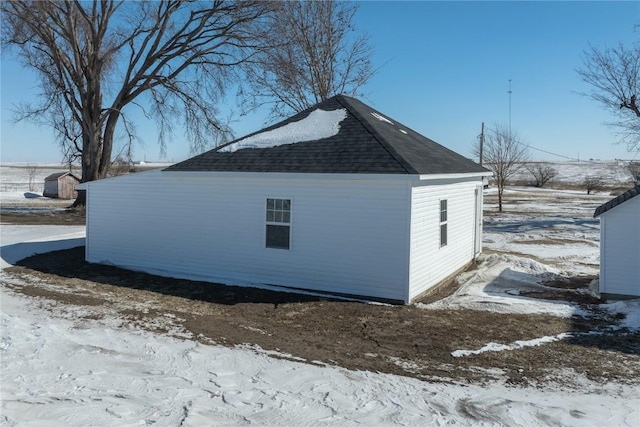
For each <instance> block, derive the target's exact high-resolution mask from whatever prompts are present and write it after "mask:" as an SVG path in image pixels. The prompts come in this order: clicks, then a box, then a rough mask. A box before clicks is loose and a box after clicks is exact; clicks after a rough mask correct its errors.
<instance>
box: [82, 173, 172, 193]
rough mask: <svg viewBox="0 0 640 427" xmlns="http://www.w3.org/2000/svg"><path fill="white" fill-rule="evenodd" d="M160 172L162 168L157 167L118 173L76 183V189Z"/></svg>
mask: <svg viewBox="0 0 640 427" xmlns="http://www.w3.org/2000/svg"><path fill="white" fill-rule="evenodd" d="M160 172H162V169H160V168H158V169H150V170H146V171H142V172H134V173H127V174H124V175H118V176H112V177H109V178H103V179H97V180H95V181H88V182H83V183H80V184H78V185H76V187H75V188H76V189H78V190H88V189H89V186H92V185H96V184H103V183H104V184H108V183H110V182H113V181H118V180H123V179H135V178H136V177H138V176H142V175H148V174H154V173H155V174H157V173H160Z"/></svg>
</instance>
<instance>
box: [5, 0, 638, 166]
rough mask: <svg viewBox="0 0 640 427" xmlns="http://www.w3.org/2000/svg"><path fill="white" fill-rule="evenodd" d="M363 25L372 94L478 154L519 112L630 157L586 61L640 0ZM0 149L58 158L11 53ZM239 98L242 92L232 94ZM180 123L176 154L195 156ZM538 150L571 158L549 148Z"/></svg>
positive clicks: (602, 153)
mask: <svg viewBox="0 0 640 427" xmlns="http://www.w3.org/2000/svg"><path fill="white" fill-rule="evenodd" d="M359 5H360V10H359V12H358V14H357V16H356V21H355V25H356V26H357V28H358V29H360V30H361V31H364V32H366V33H368V34H369V36H370V41H371V44H372V45H373V46H374V48H375V53H374V63H375V65H376V66H377V67H379V71H378V73H377V74H376V76H374V77H373V78H372V79H371V81H370V82H369V84H368V85H367V86H366V87H365V88H364V89H363V91H364V92H365V94H366V97H365V99H363V100H364V101H365V102H366V103H368V104H370V105H371V106H373V107H374V108H376V109H378V110H380V111H381V112H382V113H384V114H386V115H388V116H389V117H391V118H393V119H395V120H396V121H398V122H401V123H403V124H404V125H406V126H409V127H411V128H413V129H414V130H416V131H418V132H420V133H422V134H423V135H425V136H427V137H429V138H431V139H433V140H435V141H437V142H439V143H441V144H443V145H445V146H447V147H449V148H451V149H453V150H455V151H457V152H459V153H460V154H463V155H466V156H471V153H472V150H471V147H472V144H473V142H474V140H475V138H476V137H477V135H478V134H479V133H480V126H481V122H483V121H484V122H485V123H486V124H487V125H488V126H491V125H492V124H493V123H496V122H501V123H507V122H508V120H509V95H508V93H507V91H508V89H509V79H511V80H512V82H511V85H512V98H511V123H512V127H513V129H514V130H515V131H517V132H518V133H519V134H520V135H521V136H522V137H523V139H524V140H525V142H527V143H528V144H530V145H531V146H534V147H537V148H539V149H542V150H546V151H550V152H552V153H557V154H560V155H563V156H567V157H571V158H577V157H579V158H580V159H589V158H600V159H613V158H631V157H633V155H634V153H629V152H627V151H626V147H625V146H623V145H616V144H614V143H615V141H616V136H615V135H614V134H613V132H612V130H611V129H610V128H609V127H607V126H605V125H604V124H603V122H606V121H610V120H611V119H612V117H611V116H610V115H609V114H608V113H607V112H606V111H604V110H603V109H602V108H601V107H600V106H599V105H597V104H596V103H595V102H593V101H591V100H590V99H588V98H586V97H584V96H581V95H580V94H579V93H580V92H584V91H586V90H588V87H587V86H586V85H585V84H584V83H582V82H581V81H580V79H579V78H578V76H577V74H576V72H575V69H576V68H577V67H579V66H580V64H581V53H582V52H583V50H585V49H587V48H588V46H589V44H592V45H593V46H595V47H598V48H601V47H604V46H613V45H615V44H617V43H618V42H623V43H625V44H627V45H630V44H631V43H634V42H635V41H637V40H638V39H639V37H640V26H639V27H638V28H636V25H640V2H638V1H632V2H537V1H536V2H388V1H381V2H360V3H359ZM1 72H2V75H1V101H2V102H1V107H2V108H1V111H0V113H1V116H0V120H1V126H2V129H1V134H0V149H1V152H0V158H1V160H2V161H3V162H57V161H60V160H61V157H62V155H61V153H60V150H59V148H58V147H57V145H56V144H55V143H54V142H52V141H53V136H52V134H51V132H50V131H49V130H48V129H47V128H43V127H38V126H35V125H33V124H30V123H18V124H12V122H11V116H12V113H11V108H12V105H13V104H14V103H16V102H20V101H29V100H30V99H32V98H33V96H34V94H35V93H36V89H35V87H36V83H35V81H34V75H33V74H31V73H30V72H28V71H26V70H24V69H22V68H21V67H20V65H19V64H18V63H16V62H14V61H12V60H11V59H10V58H9V57H6V56H5V57H3V58H2V67H1ZM228 101H229V106H230V107H234V104H235V100H234V99H229V100H228ZM264 118H265V115H264V113H263V112H257V113H255V114H251V115H249V116H245V117H238V119H239V120H238V121H237V122H236V123H235V124H234V126H233V128H234V131H235V134H236V136H238V137H240V136H243V135H245V134H247V133H250V132H253V131H256V130H259V129H260V128H262V127H263V125H264ZM138 133H139V134H140V136H141V137H142V138H143V139H144V142H145V143H144V145H140V146H137V147H136V149H135V157H136V159H138V160H143V159H146V160H148V161H152V160H159V159H160V150H159V147H158V145H157V144H156V136H155V130H154V126H153V124H152V123H145V122H143V121H140V122H139V123H138ZM189 155H190V153H189V144H188V141H186V140H185V139H184V136H183V135H182V134H181V133H180V132H176V134H175V137H174V140H173V141H172V142H170V143H169V145H168V147H167V156H166V160H173V161H179V160H183V159H185V158H187V157H189ZM532 157H533V158H534V159H547V160H562V158H560V157H554V156H551V155H549V154H545V153H542V152H539V151H532Z"/></svg>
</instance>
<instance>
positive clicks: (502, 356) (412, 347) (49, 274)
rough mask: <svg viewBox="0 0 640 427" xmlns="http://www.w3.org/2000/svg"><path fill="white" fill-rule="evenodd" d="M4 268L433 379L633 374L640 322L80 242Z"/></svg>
mask: <svg viewBox="0 0 640 427" xmlns="http://www.w3.org/2000/svg"><path fill="white" fill-rule="evenodd" d="M5 271H6V272H7V273H9V274H10V275H12V276H15V277H17V278H19V279H20V280H18V281H16V280H7V281H5V283H3V285H4V286H6V287H9V288H11V289H12V290H14V291H16V292H19V293H22V294H24V295H28V296H31V297H36V298H40V299H42V300H43V302H44V301H56V302H59V303H62V305H55V306H54V307H58V308H57V309H62V310H63V309H64V307H65V306H67V305H73V306H82V307H84V308H85V309H86V312H87V315H86V316H87V317H91V318H101V317H103V316H118V317H120V318H125V319H126V320H127V321H128V322H129V323H132V324H135V325H138V326H140V327H143V328H147V329H152V330H155V331H157V332H161V333H169V334H174V335H175V331H176V330H182V332H183V333H184V332H187V333H190V334H192V336H193V337H195V339H199V340H202V341H203V342H206V343H211V342H215V343H218V344H222V345H227V346H235V345H240V344H252V345H258V346H260V347H261V348H263V349H265V350H273V351H276V352H279V353H280V354H281V355H282V356H281V357H289V356H287V354H288V355H291V356H292V357H295V358H302V359H304V360H305V361H307V362H308V363H316V364H318V363H320V364H329V365H338V366H342V367H345V368H349V369H358V370H370V371H379V372H387V373H393V374H400V375H407V376H412V377H417V378H422V379H426V380H431V381H456V382H458V381H462V382H467V381H468V382H474V383H482V382H486V381H491V380H500V381H505V382H507V383H513V384H521V385H525V384H527V385H542V384H548V383H554V384H559V385H564V386H568V387H579V384H573V382H571V375H568V373H573V372H577V373H580V374H583V375H585V376H586V377H587V378H589V379H591V380H594V381H597V382H601V383H606V382H608V381H612V380H615V381H617V382H620V383H630V384H640V333H638V332H635V333H630V332H629V331H626V330H624V329H622V330H618V331H611V330H609V329H608V328H609V326H611V325H615V324H616V323H617V322H618V320H619V319H615V318H611V317H608V316H607V315H606V314H605V313H603V312H602V311H600V310H598V306H597V304H591V303H592V302H594V301H584V302H581V303H583V304H582V305H583V307H584V308H586V309H588V310H590V311H591V312H592V313H594V315H593V317H590V318H582V317H574V318H570V319H563V318H558V317H553V316H546V315H521V314H498V313H492V312H485V311H473V310H425V309H420V308H417V307H416V306H414V305H408V306H389V305H381V304H365V303H360V302H345V301H337V300H332V299H331V298H323V297H315V296H308V295H301V294H295V293H282V292H273V291H269V290H262V289H254V288H245V287H230V286H223V285H217V284H212V283H205V282H194V281H188V280H179V279H172V278H165V277H158V276H153V275H149V274H145V273H137V272H132V271H127V270H123V269H119V268H115V267H110V266H101V265H94V264H88V263H86V262H85V261H84V248H75V249H70V250H65V251H58V252H52V253H48V254H42V255H36V256H33V257H30V258H27V259H26V260H23V261H21V262H20V263H19V265H18V266H15V267H12V268H10V269H8V270H5ZM579 282H580V283H573V284H566V283H565V284H562V285H560V286H558V288H559V289H558V291H557V292H555V293H554V292H550V297H555V298H558V297H559V295H560V296H562V295H563V292H566V291H568V290H570V289H572V288H575V287H580V286H583V285H584V283H585V280H584V279H580V280H579ZM452 286H455V285H452ZM562 288H565V289H562ZM440 292H441V295H445V294H446V293H447V292H450V290H449V291H447V290H441V291H440ZM551 294H553V295H551ZM596 302H597V301H596ZM60 307H62V308H60ZM589 331H596V332H598V333H596V334H591V335H584V334H580V335H577V336H576V337H574V338H569V339H564V340H561V341H557V342H553V343H550V344H545V345H542V346H538V347H527V348H523V349H519V350H512V351H501V352H486V353H481V354H477V355H472V356H467V357H458V358H456V357H453V356H452V355H451V353H452V352H454V351H455V350H461V349H471V350H473V349H479V348H482V347H483V346H485V345H486V344H488V343H491V342H494V343H499V344H509V343H513V342H514V341H518V340H531V339H536V338H540V337H544V336H554V335H557V334H560V333H563V332H589ZM178 335H180V334H178Z"/></svg>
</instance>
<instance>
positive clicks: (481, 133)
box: [480, 122, 484, 166]
mask: <svg viewBox="0 0 640 427" xmlns="http://www.w3.org/2000/svg"><path fill="white" fill-rule="evenodd" d="M483 149H484V122H482V130H481V131H480V166H482V156H483V152H482V151H483Z"/></svg>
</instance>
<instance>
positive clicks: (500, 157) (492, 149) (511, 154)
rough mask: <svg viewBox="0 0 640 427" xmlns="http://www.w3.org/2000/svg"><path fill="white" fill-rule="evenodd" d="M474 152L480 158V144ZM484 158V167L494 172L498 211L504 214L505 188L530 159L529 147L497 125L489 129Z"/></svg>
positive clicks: (512, 133)
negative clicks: (503, 198)
mask: <svg viewBox="0 0 640 427" xmlns="http://www.w3.org/2000/svg"><path fill="white" fill-rule="evenodd" d="M474 151H475V154H476V155H478V156H479V154H480V144H479V143H476V145H475V147H474ZM483 157H484V162H483V166H485V167H486V168H488V169H489V170H491V171H492V172H493V179H494V180H495V182H496V187H498V210H499V211H500V212H502V195H503V194H504V188H505V186H506V185H507V182H508V180H509V179H510V178H511V177H513V176H514V175H515V174H516V173H517V172H518V171H519V170H520V169H521V168H522V167H523V162H525V161H526V160H527V159H528V158H529V150H528V147H527V146H526V145H525V144H524V143H523V142H522V141H521V140H520V137H519V136H518V135H517V134H516V133H514V132H511V131H510V130H509V128H508V127H507V126H504V125H495V126H494V129H489V132H488V133H487V137H486V138H485V141H484V152H483Z"/></svg>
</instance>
